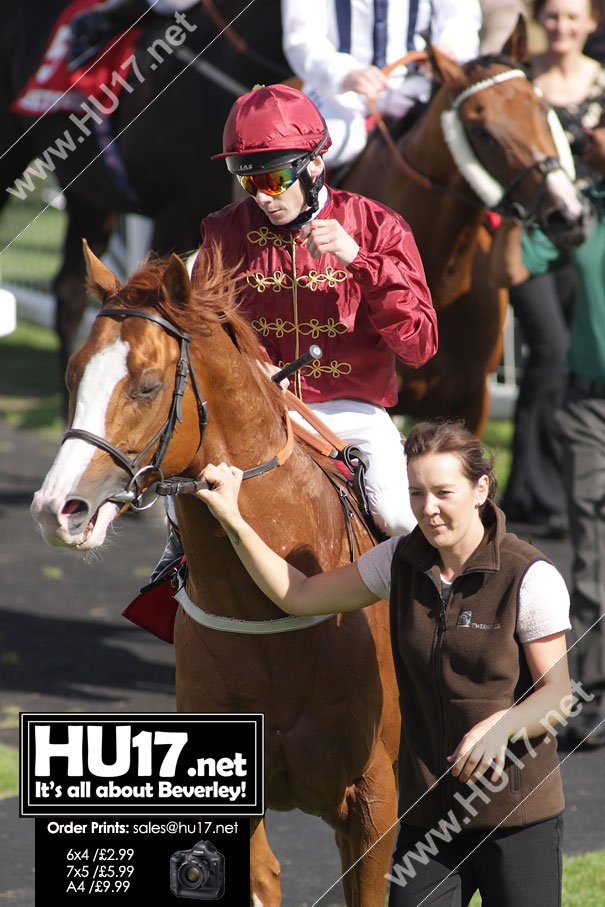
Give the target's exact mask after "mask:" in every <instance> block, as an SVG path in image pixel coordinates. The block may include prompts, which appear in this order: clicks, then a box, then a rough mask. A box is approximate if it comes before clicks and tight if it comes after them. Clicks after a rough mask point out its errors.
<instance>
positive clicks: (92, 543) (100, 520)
mask: <svg viewBox="0 0 605 907" xmlns="http://www.w3.org/2000/svg"><path fill="white" fill-rule="evenodd" d="M119 510H120V508H119V507H118V505H117V504H114V503H113V502H112V501H104V502H103V503H102V504H101V506H100V507H98V508H97V509H96V510H95V512H94V513H93V514H92V516H91V517H90V519H89V521H88V523H87V524H86V526H85V527H84V530H83V532H82V533H81V536H80V538H79V539H78V540H77V541H75V542H74V543H73V545H72V547H74V548H76V549H77V550H78V551H89V550H90V549H91V548H98V547H99V546H100V545H102V544H103V542H104V541H105V536H106V534H107V529H108V528H109V525H110V523H111V522H112V521H113V520H114V519H115V517H116V516H117V515H118V513H119Z"/></svg>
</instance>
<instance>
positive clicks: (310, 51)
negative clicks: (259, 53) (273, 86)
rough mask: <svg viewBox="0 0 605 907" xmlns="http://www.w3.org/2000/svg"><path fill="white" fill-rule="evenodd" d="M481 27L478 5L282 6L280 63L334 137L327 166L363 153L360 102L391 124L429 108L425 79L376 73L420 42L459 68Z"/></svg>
mask: <svg viewBox="0 0 605 907" xmlns="http://www.w3.org/2000/svg"><path fill="white" fill-rule="evenodd" d="M480 25H481V8H480V5H479V0H465V2H464V3H460V0H418V2H415V0H378V2H374V0H361V2H360V0H358V2H356V3H352V2H348V0H347V2H344V3H342V2H337V0H282V28H283V48H284V53H285V55H286V59H287V60H288V63H289V64H290V66H291V67H292V70H293V72H294V73H295V74H296V75H297V76H298V77H299V78H300V79H302V82H303V91H305V93H307V94H308V95H309V97H311V98H312V99H313V101H314V102H315V104H317V106H318V107H319V109H320V110H321V112H322V114H323V116H324V117H325V119H326V121H327V124H328V129H329V132H330V136H331V137H332V148H331V149H330V151H329V152H328V153H327V154H326V155H325V160H326V163H327V165H328V166H329V167H334V166H336V165H338V164H344V163H347V162H349V161H351V160H353V159H354V158H355V157H356V156H357V155H358V154H359V153H360V152H361V151H362V150H363V148H364V147H365V144H366V141H367V129H366V118H367V116H368V112H369V111H368V107H367V104H366V98H370V99H371V100H374V101H376V103H377V106H378V109H379V110H380V112H381V113H382V114H384V115H387V116H392V117H402V116H403V115H404V114H405V113H407V112H408V111H409V110H411V109H412V107H414V106H416V105H417V104H418V103H426V102H427V101H428V99H429V96H430V90H431V82H430V79H429V77H428V75H427V74H426V73H424V72H423V71H420V70H411V71H410V72H409V73H408V74H407V75H405V74H403V72H402V71H399V74H393V76H392V77H391V78H387V77H386V76H385V75H384V73H383V72H382V67H384V66H385V65H386V64H388V63H394V62H396V61H397V60H399V59H401V57H403V56H405V54H406V53H407V52H408V51H410V50H422V49H423V48H424V47H425V46H426V38H428V39H429V40H430V41H431V42H432V43H433V44H435V45H437V46H439V47H440V49H441V50H443V51H444V52H445V53H446V54H448V55H449V56H450V57H453V58H454V59H456V60H458V61H459V62H461V63H462V62H465V61H466V60H470V59H471V58H472V57H474V56H476V55H477V52H478V50H479V28H480Z"/></svg>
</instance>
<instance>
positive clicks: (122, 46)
mask: <svg viewBox="0 0 605 907" xmlns="http://www.w3.org/2000/svg"><path fill="white" fill-rule="evenodd" d="M97 2H98V0H74V2H73V3H70V4H69V6H68V7H67V8H66V9H64V10H63V12H62V13H61V15H60V16H59V18H58V19H57V21H56V23H55V26H54V28H53V30H52V33H51V36H50V38H49V40H48V43H47V45H46V49H45V51H44V56H43V58H42V62H41V64H40V66H39V67H38V69H37V70H36V72H35V73H34V74H33V76H31V78H30V79H29V81H28V82H27V83H26V85H25V87H24V88H23V89H22V90H21V91H20V93H19V94H18V95H17V97H16V98H15V100H14V101H13V102H12V104H11V107H10V109H11V110H12V112H13V113H18V114H22V115H24V116H33V117H36V116H40V115H42V114H44V113H47V112H48V111H52V112H53V113H66V112H67V113H75V114H81V115H82V119H84V118H85V117H86V114H87V112H86V108H85V107H84V106H83V105H84V104H86V103H88V104H89V105H91V109H92V110H93V112H94V113H95V114H96V115H97V116H98V115H102V114H103V111H106V112H107V113H112V112H113V110H115V105H116V99H117V98H118V97H119V95H120V92H121V89H122V87H123V84H124V81H125V80H126V78H127V76H128V72H129V70H130V68H131V66H132V60H133V53H134V44H135V41H136V39H137V37H138V36H139V34H140V33H141V29H140V28H133V29H131V30H130V31H129V32H128V33H125V34H123V35H122V36H120V37H119V38H118V37H117V36H114V37H112V38H110V39H109V41H108V42H107V44H105V46H104V47H103V48H102V49H101V51H100V52H99V59H97V60H94V61H93V62H92V63H91V62H90V61H89V62H88V63H85V64H84V65H83V66H82V67H81V68H80V69H77V70H76V71H75V72H69V71H68V69H67V66H66V61H65V55H66V53H67V48H68V45H69V39H70V31H69V22H70V20H71V18H72V17H73V16H74V15H75V14H76V13H79V12H81V11H82V10H84V9H86V8H87V7H89V6H94V5H95V4H96V3H97ZM114 42H115V43H114ZM111 45H113V46H111ZM108 47H110V48H111V49H110V50H108V51H107V53H105V54H104V55H102V54H103V51H104V50H105V49H106V48H108ZM91 99H93V100H92V101H91ZM95 100H97V101H98V102H99V105H100V109H99V108H97V107H96V106H95V104H94V101H95ZM89 125H90V124H89Z"/></svg>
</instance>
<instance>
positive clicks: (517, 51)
mask: <svg viewBox="0 0 605 907" xmlns="http://www.w3.org/2000/svg"><path fill="white" fill-rule="evenodd" d="M502 53H503V54H505V55H506V56H507V57H510V58H511V60H516V61H517V62H518V63H526V62H527V59H528V56H529V41H528V37H527V21H526V19H525V16H522V15H519V17H518V18H517V24H516V25H515V28H514V30H513V32H512V34H511V35H510V37H509V38H508V40H507V41H506V44H505V45H504V47H503V48H502Z"/></svg>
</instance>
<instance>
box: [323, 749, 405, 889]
mask: <svg viewBox="0 0 605 907" xmlns="http://www.w3.org/2000/svg"><path fill="white" fill-rule="evenodd" d="M396 823H397V792H396V784H395V774H394V769H393V765H392V763H391V759H390V758H389V755H388V753H387V752H386V751H385V749H384V747H382V746H381V747H379V748H377V751H376V754H375V757H374V759H373V761H372V763H371V765H370V767H369V769H368V771H367V772H366V773H365V775H364V776H363V778H361V779H360V780H359V782H358V783H357V784H356V785H355V787H354V788H351V789H350V790H349V792H348V793H347V805H346V817H345V819H344V821H343V822H342V823H338V824H337V825H336V843H337V845H338V850H339V853H340V861H341V865H342V871H343V878H342V883H343V888H344V892H345V898H346V902H347V907H384V898H385V893H386V878H385V875H386V873H387V872H388V871H389V868H390V864H391V856H392V853H393V846H394V843H395V832H396Z"/></svg>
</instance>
